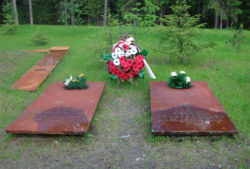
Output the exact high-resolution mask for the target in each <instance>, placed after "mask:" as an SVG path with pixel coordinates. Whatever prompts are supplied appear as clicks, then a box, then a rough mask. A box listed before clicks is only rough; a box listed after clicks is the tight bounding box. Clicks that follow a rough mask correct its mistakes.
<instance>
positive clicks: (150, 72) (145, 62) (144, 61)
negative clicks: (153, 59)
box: [143, 59, 156, 79]
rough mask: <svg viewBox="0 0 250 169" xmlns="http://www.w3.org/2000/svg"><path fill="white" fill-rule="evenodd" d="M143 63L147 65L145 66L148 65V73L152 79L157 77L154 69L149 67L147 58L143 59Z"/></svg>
mask: <svg viewBox="0 0 250 169" xmlns="http://www.w3.org/2000/svg"><path fill="white" fill-rule="evenodd" d="M143 63H144V65H145V67H146V69H147V71H148V75H149V76H150V77H151V78H152V79H156V77H155V75H154V73H153V71H152V70H151V68H150V67H149V65H148V63H147V61H146V60H145V59H143Z"/></svg>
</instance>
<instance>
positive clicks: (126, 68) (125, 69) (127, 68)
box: [123, 66, 131, 72]
mask: <svg viewBox="0 0 250 169" xmlns="http://www.w3.org/2000/svg"><path fill="white" fill-rule="evenodd" d="M130 68H131V66H128V67H125V68H124V69H123V70H124V71H125V72H127V71H129V69H130Z"/></svg>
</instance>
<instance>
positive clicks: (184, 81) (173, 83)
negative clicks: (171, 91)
mask: <svg viewBox="0 0 250 169" xmlns="http://www.w3.org/2000/svg"><path fill="white" fill-rule="evenodd" d="M172 73H176V72H172ZM167 85H168V86H170V87H172V88H177V89H184V88H189V87H191V79H190V77H187V76H186V73H179V74H175V75H174V76H172V75H171V76H170V78H169V80H168V82H167Z"/></svg>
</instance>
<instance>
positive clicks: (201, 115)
mask: <svg viewBox="0 0 250 169" xmlns="http://www.w3.org/2000/svg"><path fill="white" fill-rule="evenodd" d="M150 97H151V114H152V117H151V118H152V133H153V134H155V135H211V134H213V135H221V134H225V135H232V134H235V133H237V129H236V128H235V126H234V125H233V123H232V122H231V120H230V118H229V117H228V115H227V113H226V112H225V111H224V109H223V107H222V106H221V104H220V103H219V102H218V100H217V99H216V97H215V96H214V94H213V93H212V91H211V90H210V88H209V86H208V85H207V83H206V82H203V81H195V82H192V87H191V88H189V89H173V88H170V87H169V86H167V85H166V82H151V83H150Z"/></svg>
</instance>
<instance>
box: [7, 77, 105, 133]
mask: <svg viewBox="0 0 250 169" xmlns="http://www.w3.org/2000/svg"><path fill="white" fill-rule="evenodd" d="M87 84H88V85H89V88H87V89H81V90H68V89H65V88H64V86H63V83H61V82H55V83H52V84H51V85H50V86H49V87H48V88H47V89H46V90H45V91H44V92H43V93H42V94H41V95H40V96H39V97H38V98H37V99H36V100H35V101H34V102H33V103H32V104H31V105H30V106H29V107H28V108H27V109H26V110H25V111H24V113H23V114H22V115H21V116H20V117H19V118H18V119H17V120H16V121H15V122H13V123H12V124H11V125H10V126H9V127H8V128H7V130H6V132H7V133H13V134H58V135H71V134H72V135H73V134H84V133H86V132H87V130H88V128H89V125H90V123H91V121H92V119H93V117H94V114H95V111H96V108H97V106H98V103H99V101H100V98H101V96H102V93H103V91H104V87H105V82H87Z"/></svg>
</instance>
